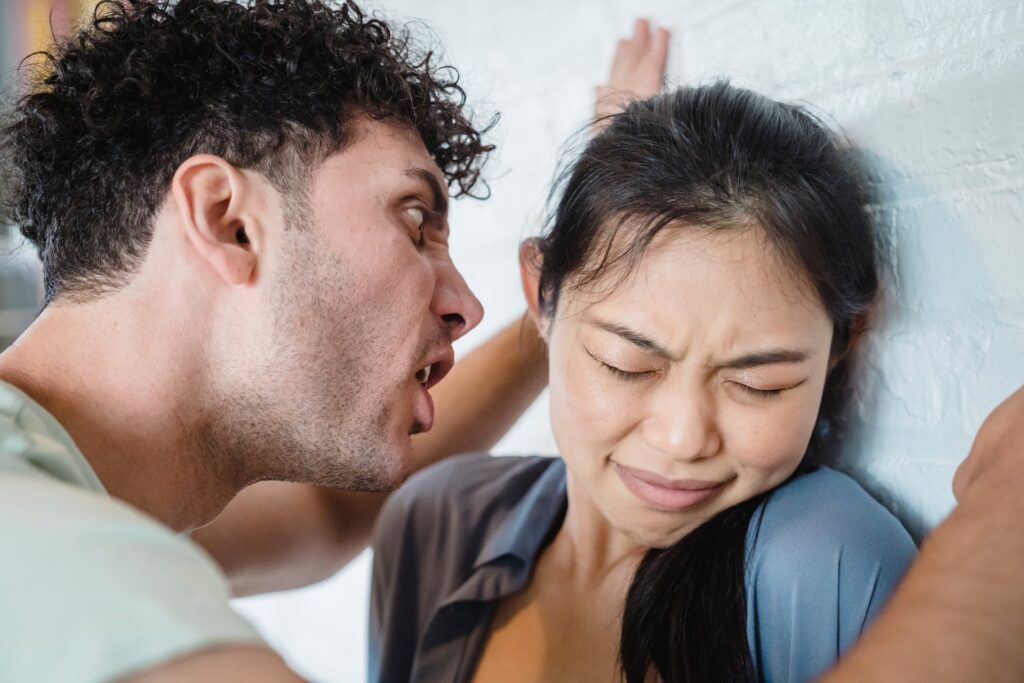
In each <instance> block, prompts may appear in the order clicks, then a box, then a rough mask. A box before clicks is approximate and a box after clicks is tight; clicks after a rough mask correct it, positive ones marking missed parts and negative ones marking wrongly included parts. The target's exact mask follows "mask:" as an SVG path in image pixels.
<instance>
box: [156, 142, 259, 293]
mask: <svg viewBox="0 0 1024 683" xmlns="http://www.w3.org/2000/svg"><path fill="white" fill-rule="evenodd" d="M251 185H252V183H251V181H250V179H248V178H246V176H245V175H244V174H242V173H241V172H240V171H239V170H238V169H236V168H235V167H234V166H232V165H231V164H229V163H228V162H227V161H225V160H224V159H221V158H220V157H216V156H213V155H209V154H200V155H196V156H193V157H189V158H188V159H186V160H185V161H184V162H183V163H182V164H181V166H179V167H178V170H177V171H176V172H175V174H174V179H173V180H172V181H171V194H172V197H173V199H174V203H175V206H176V208H177V212H178V217H179V224H180V228H181V230H182V231H183V232H184V234H185V236H186V237H187V239H188V241H189V243H190V244H191V245H192V247H193V249H194V250H195V254H196V256H197V257H198V258H199V259H200V261H201V262H202V263H204V264H205V265H206V266H207V267H208V268H209V269H210V271H211V272H212V273H213V274H214V275H215V276H217V277H219V278H220V279H221V280H223V281H224V282H225V283H227V284H230V285H240V284H245V283H247V282H249V281H251V279H252V277H253V275H254V273H255V272H256V261H257V256H256V251H257V250H256V246H258V245H257V244H256V242H257V240H258V237H259V234H258V233H259V231H258V226H256V225H254V223H253V221H252V220H249V219H251V216H250V215H248V214H247V205H248V203H249V200H250V197H249V195H250V194H251V193H252V192H254V188H252V187H251Z"/></svg>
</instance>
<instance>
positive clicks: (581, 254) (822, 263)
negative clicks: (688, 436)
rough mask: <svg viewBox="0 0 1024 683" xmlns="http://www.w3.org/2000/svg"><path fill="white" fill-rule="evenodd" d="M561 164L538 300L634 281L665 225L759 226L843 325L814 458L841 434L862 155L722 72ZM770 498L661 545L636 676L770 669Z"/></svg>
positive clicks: (650, 105) (620, 124) (642, 105)
mask: <svg viewBox="0 0 1024 683" xmlns="http://www.w3.org/2000/svg"><path fill="white" fill-rule="evenodd" d="M605 123H606V125H605V127H604V129H603V130H602V131H601V132H600V133H599V134H598V135H596V136H595V137H594V138H593V139H592V140H591V141H590V142H589V143H588V144H587V145H586V147H585V148H584V150H583V151H582V154H581V155H580V156H579V157H578V158H577V159H576V160H575V161H574V162H573V163H572V164H571V165H570V166H569V167H568V168H566V169H565V171H563V173H562V174H561V176H560V177H559V179H558V182H557V183H556V189H555V191H554V193H553V195H552V196H553V197H557V198H558V201H557V204H556V206H555V210H554V212H553V214H552V219H551V221H550V224H549V228H548V230H547V233H546V234H545V235H544V236H543V237H542V238H541V240H540V253H541V256H542V258H543V261H542V263H541V273H540V301H541V307H542V310H543V311H544V313H545V314H546V315H553V314H554V313H555V311H556V309H557V307H558V301H559V296H560V294H561V293H562V291H563V289H564V288H565V287H572V288H581V287H586V286H588V285H592V284H596V283H597V282H598V280H599V279H600V278H602V277H605V276H607V275H608V274H609V273H611V272H612V271H613V270H614V271H615V272H617V273H619V274H620V276H622V277H624V276H625V275H626V274H628V273H629V272H630V269H631V268H632V267H635V265H636V264H637V263H638V262H639V259H640V257H641V256H642V255H643V253H644V251H645V250H646V248H647V247H648V246H649V245H650V244H651V242H652V240H653V239H654V237H655V235H657V234H658V233H659V232H661V231H662V230H665V229H673V230H714V231H717V230H744V229H752V228H753V229H758V230H760V231H762V232H763V235H764V237H765V238H766V239H767V242H768V244H770V245H772V246H773V247H774V248H775V249H776V251H777V252H778V253H779V254H780V255H782V256H783V258H784V259H786V260H787V262H788V263H789V264H790V266H791V267H792V268H793V272H795V273H797V274H799V275H801V276H802V277H803V278H804V280H805V282H806V283H807V285H808V286H809V287H810V288H811V290H812V291H813V292H814V293H815V294H816V295H817V296H818V297H819V298H820V300H821V302H822V304H823V305H824V308H825V310H826V311H827V312H828V313H829V315H830V316H831V318H832V321H833V348H832V355H833V361H834V362H835V363H836V365H835V367H834V368H833V369H832V370H831V372H830V374H829V378H828V380H827V381H826V386H825V395H824V396H823V399H822V406H821V410H820V413H819V416H818V423H817V425H816V427H815V430H814V434H813V436H812V438H811V443H810V444H809V446H808V454H807V456H805V457H806V458H815V457H817V456H820V455H821V454H822V453H823V452H824V451H825V450H827V448H829V447H830V444H832V443H834V439H835V438H837V437H838V435H839V434H840V432H841V430H840V429H839V426H840V425H839V424H838V422H837V420H838V418H839V415H840V412H841V408H842V403H843V397H844V396H845V394H846V383H847V382H846V380H847V376H848V372H847V362H848V361H847V358H848V356H847V351H848V350H849V348H850V346H851V344H852V343H853V342H854V341H855V339H856V338H857V336H858V335H859V333H860V332H861V331H862V329H863V327H864V324H865V320H866V317H867V314H868V312H869V309H870V307H871V304H872V302H873V301H874V299H875V295H876V291H877V288H878V275H877V265H876V253H875V238H874V234H873V229H872V225H871V221H870V220H869V218H868V215H867V213H866V208H865V203H866V198H865V193H864V186H863V181H862V178H861V175H860V172H859V169H858V167H857V164H856V163H855V160H854V157H853V154H852V151H851V150H850V149H849V148H848V146H846V145H845V144H844V143H843V141H842V140H841V139H840V138H839V136H837V135H836V134H835V133H834V132H832V131H831V130H830V129H829V128H828V127H827V126H825V125H824V124H822V123H821V122H820V121H818V120H816V119H815V118H814V117H812V116H811V115H810V114H808V113H807V112H806V111H804V110H802V109H801V108H800V107H797V106H794V105H791V104H785V103H781V102H776V101H773V100H771V99H768V98H766V97H764V96H762V95H759V94H757V93H754V92H751V91H749V90H744V89H741V88H737V87H734V86H732V85H730V84H728V83H725V82H718V83H714V84H711V85H707V86H702V87H691V88H681V89H678V90H675V91H673V92H668V93H665V94H662V95H659V96H656V97H652V98H650V99H647V100H642V101H638V102H634V103H632V104H631V105H629V107H628V108H627V109H626V111H625V112H623V113H621V114H618V115H615V116H614V117H611V118H610V119H609V120H608V121H606V122H605ZM764 497H765V494H762V495H761V496H758V497H756V498H754V499H752V500H749V501H746V502H745V503H742V504H740V505H737V506H735V507H732V508H730V509H728V510H725V511H723V512H721V513H719V514H718V515H716V516H715V517H713V518H712V519H710V520H709V521H707V522H706V523H704V524H703V525H702V526H701V527H699V528H698V529H696V530H695V531H693V532H691V533H690V534H688V535H687V536H685V537H684V538H683V539H682V540H680V541H679V542H678V543H676V544H675V545H674V546H672V547H670V548H666V549H654V550H650V551H649V552H648V553H647V554H646V556H645V557H644V558H643V560H642V561H641V563H640V565H639V568H638V569H637V572H636V575H635V576H634V578H633V582H632V585H631V586H630V589H629V592H628V595H627V598H626V605H625V614H624V617H623V624H622V637H621V644H620V659H621V664H622V669H623V673H624V675H625V677H626V680H627V681H628V683H642V682H643V681H644V680H645V676H646V675H647V673H648V671H650V670H651V669H652V668H653V670H654V671H656V672H657V673H658V674H659V675H660V676H661V679H662V680H663V681H664V682H665V683H677V682H680V681H686V682H687V683H698V682H700V681H744V680H756V674H755V667H754V663H753V660H752V655H751V653H750V649H749V647H748V645H747V634H746V608H745V605H746V598H745V588H744V585H745V582H744V579H745V571H746V570H745V566H744V557H745V543H746V538H747V530H748V527H749V526H750V523H751V519H752V515H753V514H754V512H755V511H756V509H757V507H758V505H759V504H760V503H761V502H762V501H763V499H764Z"/></svg>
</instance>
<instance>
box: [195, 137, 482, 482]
mask: <svg viewBox="0 0 1024 683" xmlns="http://www.w3.org/2000/svg"><path fill="white" fill-rule="evenodd" d="M420 176H425V177H428V178H431V179H433V182H434V183H435V184H436V185H437V188H438V190H439V192H440V195H439V200H438V201H440V202H441V203H445V202H446V201H447V200H446V198H445V197H444V195H443V192H444V189H443V188H444V183H443V178H442V176H441V174H440V170H439V169H438V168H437V167H436V165H435V164H434V163H433V161H432V159H431V158H430V155H429V154H428V152H427V150H426V148H425V147H423V145H422V142H421V141H420V139H419V136H418V135H417V134H416V133H415V132H414V131H412V130H410V129H406V128H401V127H396V126H392V125H388V124H383V125H382V124H371V123H369V122H368V121H364V122H363V124H362V126H361V132H360V134H359V137H357V140H356V142H355V144H353V145H352V146H351V147H349V148H348V149H346V150H345V151H344V152H343V153H341V154H337V155H334V156H332V157H331V158H329V159H328V160H327V161H326V162H325V163H324V164H323V166H322V167H321V168H320V169H319V170H318V171H317V173H316V174H315V175H314V177H313V179H312V182H311V187H310V191H309V196H310V198H309V202H308V204H309V205H308V206H305V207H300V208H298V209H297V210H296V209H293V210H292V211H291V212H290V214H289V215H287V216H286V218H285V221H286V223H289V224H291V225H294V226H296V227H295V228H294V229H292V230H288V231H285V232H284V233H282V234H281V238H282V240H281V242H280V251H281V258H280V259H279V260H278V261H277V262H272V263H270V264H268V266H267V268H266V271H265V277H266V278H267V279H268V281H269V282H270V283H273V284H274V285H275V286H274V287H272V288H268V294H269V306H267V310H268V313H267V314H265V315H262V316H257V315H251V317H249V318H248V319H246V321H245V324H244V325H239V326H238V327H237V328H232V330H231V333H230V334H229V335H227V336H226V337H218V338H215V339H214V340H213V341H212V345H213V347H214V349H215V354H216V355H217V357H219V358H222V359H223V361H224V362H223V367H224V371H223V372H219V373H217V374H216V375H214V376H213V377H211V380H212V381H211V383H210V386H211V393H212V394H213V398H212V399H211V400H210V403H215V402H216V403H217V405H218V414H217V416H216V418H215V419H211V420H210V423H209V428H208V430H207V432H206V437H207V438H206V439H204V442H205V443H206V444H208V448H207V452H208V454H209V456H210V457H216V456H215V454H220V457H225V456H226V457H229V458H231V459H232V460H233V461H243V462H246V463H249V464H252V465H255V466H256V467H258V469H254V470H253V471H250V472H249V473H247V476H246V478H247V479H249V480H250V481H252V480H256V479H268V478H269V479H275V480H286V481H296V482H304V483H310V484H322V485H328V486H334V487H339V488H348V489H356V490H363V491H387V490H391V489H393V488H395V487H396V486H397V485H398V484H399V483H401V481H403V480H404V478H405V477H406V476H407V475H408V473H409V471H410V467H411V447H410V440H409V434H410V432H411V431H421V430H422V429H423V427H424V425H423V422H424V419H425V418H424V417H422V416H421V415H418V414H417V413H415V412H414V410H415V409H416V408H417V403H420V404H422V403H423V399H422V396H421V394H422V391H421V389H420V387H419V385H418V384H417V382H416V380H415V378H414V375H415V373H416V371H417V370H418V369H420V368H422V367H424V366H426V365H429V364H430V363H431V362H437V361H439V360H442V359H443V361H444V362H445V363H450V362H451V361H452V358H451V345H450V342H451V340H452V339H453V338H455V337H458V336H461V335H462V334H463V333H464V332H466V331H468V330H469V329H471V328H472V327H474V326H475V325H476V324H477V322H479V320H480V318H481V316H482V309H481V307H480V305H479V303H478V302H477V301H476V300H475V299H474V298H473V297H472V295H471V294H470V293H469V290H468V288H467V287H466V285H465V283H464V282H463V280H462V277H461V275H459V273H458V272H457V271H456V269H455V267H454V265H453V264H452V262H451V259H450V258H449V256H448V225H447V221H446V220H445V217H444V215H443V213H441V212H440V211H437V209H438V208H440V207H436V206H435V199H434V197H433V195H432V193H431V186H430V184H429V182H428V181H425V180H424V179H423V177H420ZM341 187H343V188H346V191H344V192H339V191H338V188H341ZM286 208H287V207H286ZM435 211H436V213H435ZM239 337H242V338H243V340H244V341H243V342H242V346H243V347H244V348H249V349H253V351H254V353H253V355H252V356H251V357H248V358H244V359H243V360H244V362H238V360H239V359H238V357H237V356H236V355H235V354H234V353H233V351H234V350H235V349H236V348H237V346H238V343H239ZM367 349H372V350H373V352H372V353H367ZM421 408H422V406H421ZM254 415H256V416H259V419H260V425H259V426H260V428H259V429H253V424H252V416H254Z"/></svg>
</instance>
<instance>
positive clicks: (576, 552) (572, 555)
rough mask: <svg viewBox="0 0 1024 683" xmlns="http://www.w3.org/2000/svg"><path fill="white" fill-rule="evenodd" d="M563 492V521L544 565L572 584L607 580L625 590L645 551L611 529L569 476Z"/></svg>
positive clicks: (595, 584)
mask: <svg viewBox="0 0 1024 683" xmlns="http://www.w3.org/2000/svg"><path fill="white" fill-rule="evenodd" d="M566 489H567V494H568V499H569V501H568V507H567V508H566V512H565V521H564V522H563V523H562V526H561V528H560V529H559V530H558V532H557V533H556V534H555V537H554V539H553V540H552V541H551V544H550V545H549V546H548V547H547V549H546V550H545V551H544V557H543V558H542V559H543V562H544V564H545V565H546V566H547V569H548V570H551V571H555V572H557V573H558V574H560V575H561V577H562V579H563V580H567V581H571V582H572V583H574V584H576V585H582V586H583V587H587V588H598V587H600V586H602V585H606V584H607V583H608V582H609V581H610V582H611V583H612V584H614V585H619V584H621V585H622V586H623V590H625V587H626V586H628V585H629V579H630V578H631V577H632V575H633V572H634V570H635V569H636V566H637V564H638V563H639V562H640V560H641V559H642V558H643V556H644V554H645V553H646V552H647V551H648V550H649V548H648V547H647V546H644V545H642V544H640V543H638V542H637V541H635V540H633V539H631V538H629V537H628V536H627V535H625V534H623V533H622V532H620V531H618V530H617V529H615V528H614V527H612V525H611V524H609V523H608V520H607V519H606V518H605V516H604V515H603V514H602V513H601V511H600V510H599V509H598V508H597V506H595V505H594V503H593V501H592V500H591V498H590V497H589V496H588V495H587V494H586V493H585V492H584V491H583V490H582V488H581V487H580V486H579V485H578V484H577V483H576V482H575V481H574V480H573V477H572V474H571V473H569V474H568V475H567V481H566Z"/></svg>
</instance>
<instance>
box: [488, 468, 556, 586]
mask: <svg viewBox="0 0 1024 683" xmlns="http://www.w3.org/2000/svg"><path fill="white" fill-rule="evenodd" d="M565 507H566V492H565V462H563V461H562V459H561V458H552V461H551V464H550V465H549V466H548V468H547V469H546V470H545V471H544V473H543V474H542V475H541V476H540V477H539V478H538V479H537V481H536V482H534V484H533V485H532V486H531V487H530V489H529V491H527V493H526V495H525V496H523V497H522V498H521V499H520V500H519V501H518V502H517V503H516V504H515V506H514V507H513V508H512V509H511V510H510V511H509V514H508V515H507V516H506V517H505V519H504V520H503V521H502V523H501V525H500V526H498V528H497V529H496V530H495V531H494V533H492V534H491V536H490V538H488V539H487V541H486V542H485V543H484V544H483V546H482V547H481V548H480V552H479V554H478V555H477V557H476V561H475V562H474V563H473V569H474V570H475V569H479V568H480V567H482V566H484V565H486V564H490V563H491V562H494V561H495V560H498V559H499V558H502V557H506V556H513V557H515V558H517V559H518V560H519V561H520V562H522V563H523V565H524V566H532V565H533V562H534V560H535V559H536V557H537V553H538V551H539V550H540V547H541V544H543V543H544V541H545V540H546V539H547V538H548V535H549V534H550V532H551V528H552V526H553V525H554V523H555V521H556V519H557V518H559V517H561V516H563V515H564V514H565Z"/></svg>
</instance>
